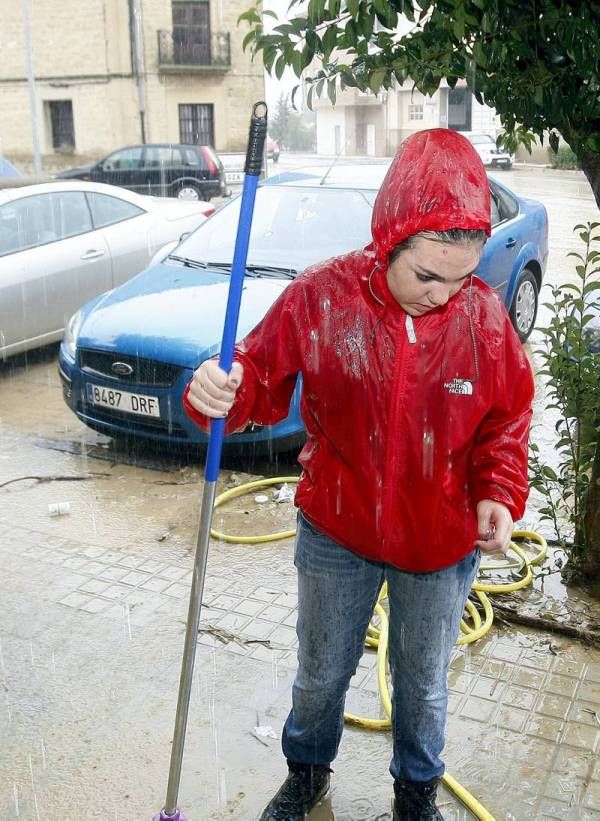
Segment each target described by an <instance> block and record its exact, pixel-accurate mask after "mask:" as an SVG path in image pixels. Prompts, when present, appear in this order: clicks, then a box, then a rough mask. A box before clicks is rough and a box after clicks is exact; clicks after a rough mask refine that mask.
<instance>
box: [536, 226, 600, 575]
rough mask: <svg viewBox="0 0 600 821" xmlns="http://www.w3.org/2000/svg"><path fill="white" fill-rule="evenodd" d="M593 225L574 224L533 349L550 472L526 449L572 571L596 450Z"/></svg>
mask: <svg viewBox="0 0 600 821" xmlns="http://www.w3.org/2000/svg"><path fill="white" fill-rule="evenodd" d="M598 228H600V223H588V224H587V225H577V226H576V227H575V231H577V233H578V234H579V236H580V238H581V240H582V242H583V245H584V249H583V253H582V254H577V253H574V252H572V253H571V254H569V256H572V257H574V258H575V272H574V273H575V278H574V281H571V282H566V283H565V284H563V285H557V286H555V287H554V288H553V289H552V297H553V299H552V302H549V303H545V307H547V308H548V310H549V311H550V320H549V322H548V324H547V326H546V327H545V328H538V331H539V332H540V333H541V334H542V344H541V346H540V347H538V348H537V350H536V353H537V355H538V356H539V358H540V360H541V363H542V367H541V370H540V372H539V375H540V376H542V377H543V378H544V380H545V384H546V401H545V410H546V414H545V416H546V419H547V418H548V417H551V416H552V415H555V416H556V417H557V421H556V424H555V426H554V427H555V431H556V442H555V453H556V454H557V457H558V458H557V462H558V464H557V463H556V462H555V467H552V466H551V465H548V464H546V463H545V460H544V458H543V455H542V453H541V451H540V449H539V447H538V446H537V445H536V444H532V445H531V447H530V459H529V470H530V483H531V486H532V487H534V488H535V489H536V490H537V491H539V493H541V494H542V496H543V497H544V505H543V506H542V507H541V508H540V510H539V511H538V513H539V514H540V517H541V519H542V520H544V519H546V520H548V521H550V522H551V523H552V525H553V526H554V530H555V531H556V535H557V538H558V540H559V543H560V545H561V546H562V547H563V548H564V550H565V551H566V552H567V554H568V556H569V558H570V564H571V569H572V570H574V571H576V570H577V568H578V566H579V565H581V563H582V562H584V561H585V559H586V554H587V553H588V550H589V549H590V545H591V541H592V535H593V534H590V533H588V532H587V529H586V510H587V507H588V490H589V487H590V478H591V473H592V464H593V462H594V454H595V452H596V448H598V447H600V353H598V352H597V351H598V347H597V338H596V337H597V331H596V330H595V328H594V326H593V325H590V322H591V321H592V318H593V316H594V312H593V311H590V308H591V306H592V304H595V305H596V306H597V305H598V299H599V294H600V249H599V246H600V232H599V231H598Z"/></svg>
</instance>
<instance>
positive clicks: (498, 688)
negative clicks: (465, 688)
mask: <svg viewBox="0 0 600 821" xmlns="http://www.w3.org/2000/svg"><path fill="white" fill-rule="evenodd" d="M504 687H505V685H504V684H503V683H502V682H501V681H500V680H499V679H496V678H488V677H487V676H479V677H478V678H477V681H476V682H475V684H474V685H473V687H472V688H471V695H473V696H479V697H480V698H487V699H489V700H490V701H499V700H500V698H501V696H502V692H503V690H504Z"/></svg>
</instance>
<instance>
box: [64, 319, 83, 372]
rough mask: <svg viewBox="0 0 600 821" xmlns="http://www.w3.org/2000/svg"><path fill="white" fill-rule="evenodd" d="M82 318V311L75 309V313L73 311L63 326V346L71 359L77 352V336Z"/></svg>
mask: <svg viewBox="0 0 600 821" xmlns="http://www.w3.org/2000/svg"><path fill="white" fill-rule="evenodd" d="M82 320H83V313H82V312H81V311H77V313H74V314H73V316H72V317H71V318H70V319H69V321H68V322H67V325H66V327H65V333H64V336H63V346H64V349H65V351H66V353H67V354H68V356H69V357H70V358H71V359H73V360H74V359H75V355H76V353H77V337H78V336H79V330H80V328H81V322H82Z"/></svg>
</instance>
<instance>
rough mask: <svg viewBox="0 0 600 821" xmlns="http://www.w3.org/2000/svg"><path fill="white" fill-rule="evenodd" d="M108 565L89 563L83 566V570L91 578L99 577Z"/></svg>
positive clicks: (92, 561)
mask: <svg viewBox="0 0 600 821" xmlns="http://www.w3.org/2000/svg"><path fill="white" fill-rule="evenodd" d="M106 566H107V565H106V564H104V562H97V561H95V560H91V561H88V562H87V563H86V564H85V565H83V567H82V570H84V571H85V572H86V573H89V574H90V575H91V576H97V575H98V574H99V573H100V572H101V571H102V570H104V568H105V567H106Z"/></svg>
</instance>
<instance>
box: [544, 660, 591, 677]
mask: <svg viewBox="0 0 600 821" xmlns="http://www.w3.org/2000/svg"><path fill="white" fill-rule="evenodd" d="M586 667H587V664H586V663H585V661H583V660H582V659H576V658H572V657H569V656H567V657H566V658H565V657H562V656H557V657H556V658H555V659H554V664H553V665H552V672H553V673H561V674H563V675H566V676H572V677H573V678H580V677H581V676H582V675H583V673H584V672H585V670H586Z"/></svg>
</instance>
